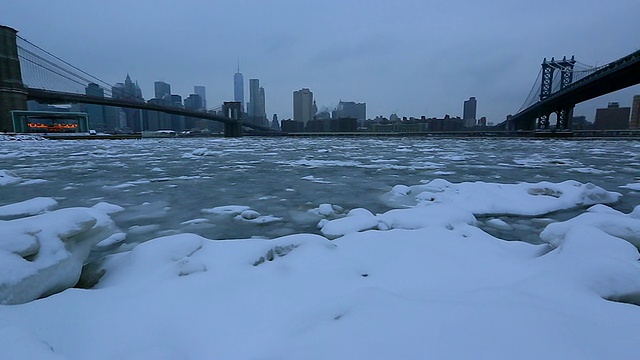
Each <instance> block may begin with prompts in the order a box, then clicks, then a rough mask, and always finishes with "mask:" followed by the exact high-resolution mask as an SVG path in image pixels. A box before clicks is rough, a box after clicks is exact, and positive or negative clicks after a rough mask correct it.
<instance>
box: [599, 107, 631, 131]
mask: <svg viewBox="0 0 640 360" xmlns="http://www.w3.org/2000/svg"><path fill="white" fill-rule="evenodd" d="M630 113H631V108H628V107H620V104H619V103H617V102H610V103H609V105H608V106H607V107H606V108H604V109H596V120H595V123H594V128H595V129H596V130H622V129H628V128H629V114H630Z"/></svg>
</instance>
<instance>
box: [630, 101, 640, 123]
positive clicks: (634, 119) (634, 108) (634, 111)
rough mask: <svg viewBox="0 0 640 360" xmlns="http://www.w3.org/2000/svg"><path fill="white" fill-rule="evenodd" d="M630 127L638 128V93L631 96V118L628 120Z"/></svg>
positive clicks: (639, 117) (639, 105)
mask: <svg viewBox="0 0 640 360" xmlns="http://www.w3.org/2000/svg"><path fill="white" fill-rule="evenodd" d="M629 128H630V129H640V95H636V96H634V97H633V103H632V105H631V120H630V121H629Z"/></svg>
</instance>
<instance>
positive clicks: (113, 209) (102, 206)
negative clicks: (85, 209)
mask: <svg viewBox="0 0 640 360" xmlns="http://www.w3.org/2000/svg"><path fill="white" fill-rule="evenodd" d="M91 208H93V209H96V210H100V211H102V212H103V213H105V214H113V213H117V212H121V211H124V208H123V207H122V206H118V205H114V204H109V203H107V202H104V201H102V202H99V203H97V204H95V205H93V206H92V207H91Z"/></svg>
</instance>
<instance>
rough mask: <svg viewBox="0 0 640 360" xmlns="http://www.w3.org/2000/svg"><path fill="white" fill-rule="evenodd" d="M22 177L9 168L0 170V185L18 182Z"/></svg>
mask: <svg viewBox="0 0 640 360" xmlns="http://www.w3.org/2000/svg"><path fill="white" fill-rule="evenodd" d="M20 181H22V178H21V177H19V176H18V175H16V174H15V173H14V172H12V171H9V170H0V186H2V185H11V184H17V183H19V182H20Z"/></svg>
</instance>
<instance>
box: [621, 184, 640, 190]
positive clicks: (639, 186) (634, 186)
mask: <svg viewBox="0 0 640 360" xmlns="http://www.w3.org/2000/svg"><path fill="white" fill-rule="evenodd" d="M620 187H621V188H624V189H629V190H634V191H640V183H631V184H627V185H623V186H620Z"/></svg>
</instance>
